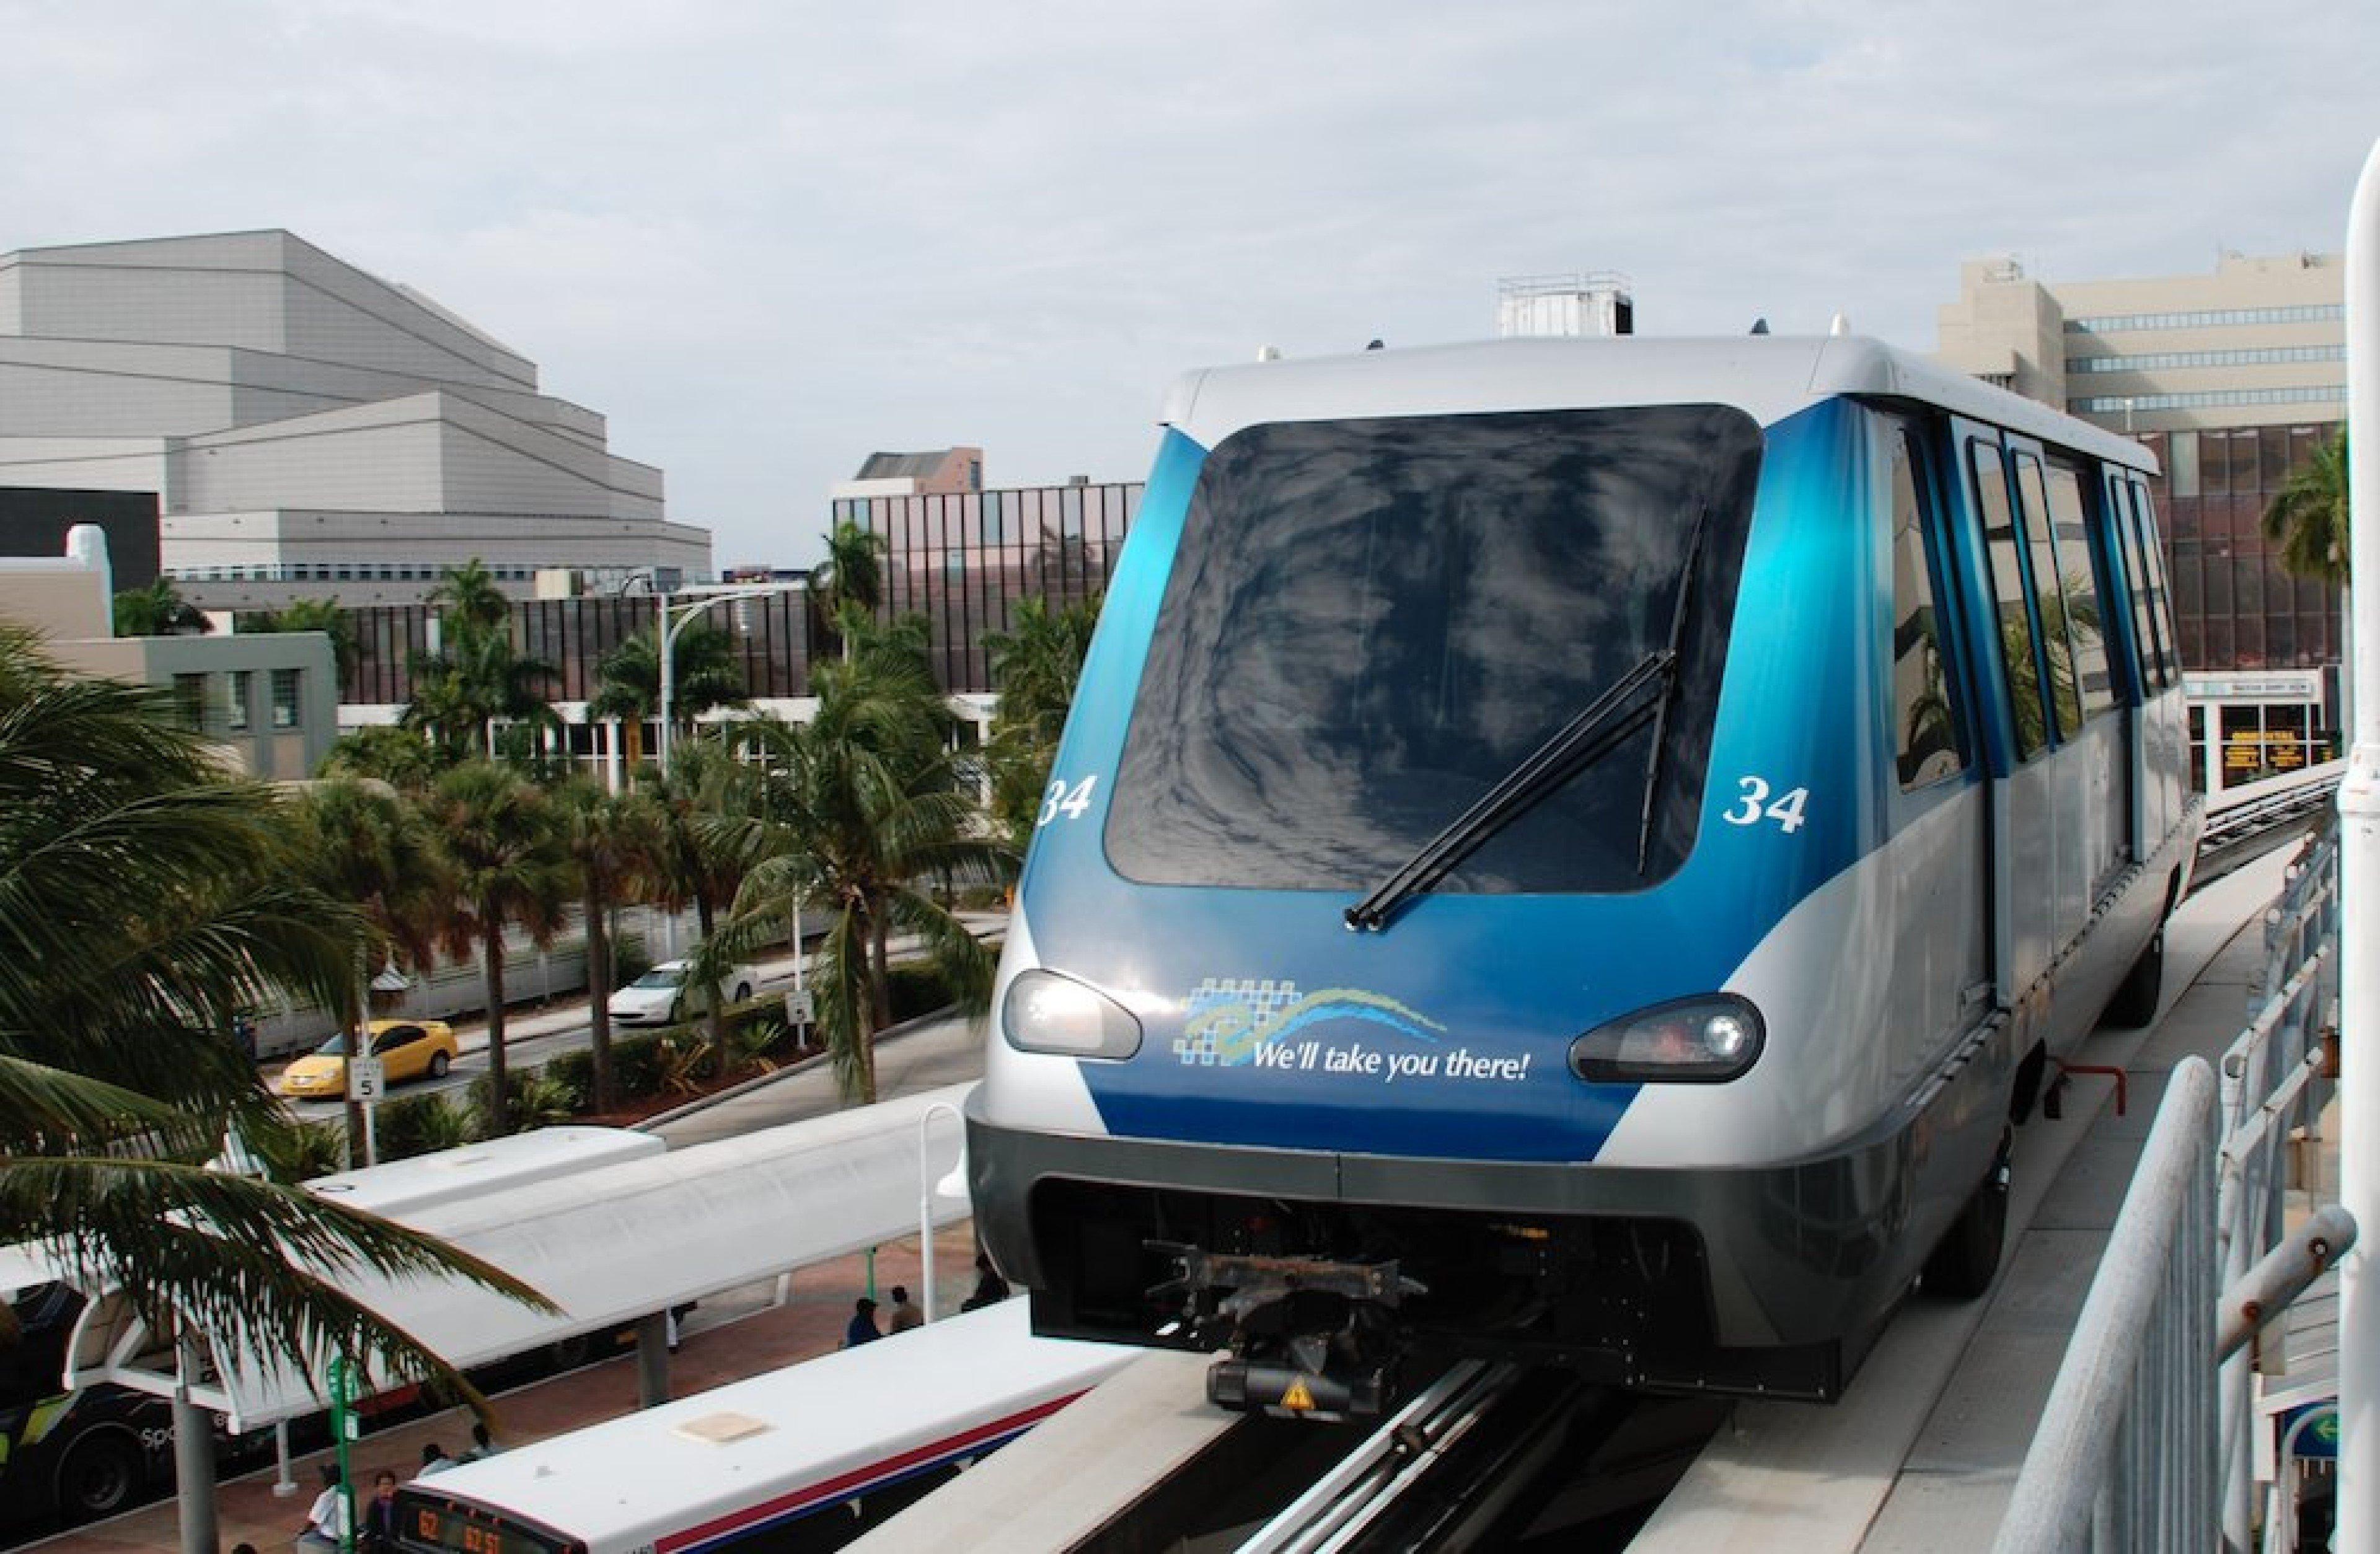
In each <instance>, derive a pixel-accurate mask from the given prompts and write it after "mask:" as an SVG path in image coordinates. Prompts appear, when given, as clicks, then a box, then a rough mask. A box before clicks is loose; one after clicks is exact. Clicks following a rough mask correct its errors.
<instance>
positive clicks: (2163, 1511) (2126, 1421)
mask: <svg viewBox="0 0 2380 1554" xmlns="http://www.w3.org/2000/svg"><path fill="white" fill-rule="evenodd" d="M2215 1102H2216V1095H2215V1072H2214V1070H2213V1069H2212V1068H2210V1067H2209V1066H2208V1065H2207V1063H2206V1062H2205V1061H2204V1059H2201V1058H2189V1059H2185V1060H2184V1061H2183V1062H2180V1064H2179V1065H2177V1066H2176V1067H2175V1069H2174V1071H2173V1076H2172V1078H2171V1080H2170V1081H2169V1082H2168V1085H2167V1087H2166V1094H2165V1100H2164V1103H2163V1104H2162V1105H2160V1106H2159V1107H2158V1108H2157V1114H2156V1121H2155V1123H2154V1124H2153V1125H2152V1126H2151V1128H2150V1130H2149V1139H2148V1145H2147V1147H2146V1148H2145V1149H2144V1150H2143V1153H2142V1156H2141V1163H2140V1169H2139V1170H2138V1171H2136V1172H2134V1173H2133V1175H2132V1183H2131V1188H2130V1189H2129V1190H2128V1191H2127V1192H2126V1193H2125V1195H2124V1206H2123V1208H2122V1211H2121V1212H2120V1213H2119V1215H2118V1217H2117V1220H2116V1229H2115V1233H2114V1234H2113V1235H2112V1236H2110V1237H2109V1238H2108V1242H2107V1253H2106V1256H2105V1257H2102V1259H2101V1260H2100V1264H2099V1274H2098V1277H2097V1278H2096V1279H2095V1280H2094V1281H2092V1284H2091V1293H2090V1295H2089V1297H2088V1298H2087V1299H2085V1300H2084V1302H2083V1314H2082V1317H2080V1319H2078V1320H2077V1321H2076V1323H2075V1326H2074V1339H2073V1342H2071V1343H2070V1345H2069V1346H2068V1348H2067V1351H2066V1360H2065V1363H2064V1364H2063V1365H2062V1366H2059V1367H2058V1381H2057V1384H2056V1385H2055V1386H2054V1387H2053V1388H2052V1389H2051V1390H2050V1394H2049V1404H2048V1406H2047V1407H2046V1409H2045V1410H2044V1411H2043V1414H2042V1420H2041V1428H2040V1429H2039V1431H2038V1432H2036V1433H2035V1434H2034V1439H2033V1446H2032V1449H2031V1450H2030V1451H2027V1452H2026V1453H2025V1458H2024V1468H2023V1471H2022V1473H2020V1474H2019V1475H2018V1477H2017V1483H2016V1489H2015V1492H2014V1494H2013V1495H2012V1496H2011V1497H2010V1501H2009V1509H2008V1514H2007V1516H2006V1517H2005V1518H2004V1519H2003V1520H2002V1521H2001V1524H2000V1532H1999V1537H1998V1540H1997V1541H1996V1542H1995V1543H1994V1544H1993V1546H1992V1547H1993V1549H1994V1551H1995V1554H2065V1551H2067V1550H2071V1549H2080V1548H2090V1549H2093V1550H2116V1549H2134V1548H2138V1549H2144V1550H2146V1549H2186V1548H2198V1547H2204V1541H2205V1537H2206V1536H2207V1535H2208V1533H2209V1532H2210V1531H2211V1529H2212V1528H2213V1527H2214V1525H2215V1512H2216V1504H2217V1498H2216V1491H2217V1485H2216V1471H2215V1470H2216V1451H2215V1447H2216V1440H2215V1430H2214V1425H2215V1409H2214V1390H2215V1375H2214V1371H2213V1369H2212V1367H2211V1366H2208V1365H2207V1364H2206V1359H2207V1357H2208V1356H2210V1355H2211V1354H2213V1353H2214V1342H2215V1234H2214V1231H2215V1122H2216V1107H2215ZM2111 1418H2112V1419H2113V1420H2114V1427H2113V1428H2112V1429H2111V1428H2110V1427H2109V1422H2110V1419H2111ZM2192 1529H2197V1530H2196V1531H2194V1532H2193V1531H2192Z"/></svg>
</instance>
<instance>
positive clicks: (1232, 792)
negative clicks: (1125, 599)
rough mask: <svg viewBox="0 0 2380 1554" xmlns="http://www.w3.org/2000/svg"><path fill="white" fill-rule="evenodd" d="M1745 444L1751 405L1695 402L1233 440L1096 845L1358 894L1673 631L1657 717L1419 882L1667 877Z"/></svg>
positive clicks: (1132, 864) (1745, 480) (1707, 713)
mask: <svg viewBox="0 0 2380 1554" xmlns="http://www.w3.org/2000/svg"><path fill="white" fill-rule="evenodd" d="M1760 452H1761V434H1760V430H1759V428H1758V427H1757V426H1756V425H1755V423H1754V422H1753V420H1752V419H1751V418H1749V417H1748V416H1746V415H1744V414H1743V412H1742V411H1740V410H1736V409H1733V408H1730V407H1723V406H1711V405H1682V406H1654V407H1636V408H1624V409H1597V410H1560V411H1529V412H1519V413H1512V414H1501V415H1475V416H1432V417H1409V418H1399V419H1379V420H1350V421H1305V422H1294V423H1278V424H1271V425H1263V426H1256V427H1251V428H1248V429H1247V430H1245V431H1240V432H1237V433H1234V434H1233V435H1232V436H1231V437H1228V438H1226V439H1224V440H1223V442H1222V443H1220V445H1218V446H1217V447H1216V449H1215V450H1214V451H1213V452H1212V453H1211V454H1210V455H1208V458H1207V461H1206V465H1205V467H1204V468H1203V469H1202V470H1201V471H1200V474H1199V478H1198V484H1197V487H1196V490H1195V492H1193V493H1192V496H1191V501H1190V509H1189V512H1188V514H1187V516H1186V517H1185V519H1184V526H1183V532H1182V539H1181V542H1180V546H1179V549H1178V551H1177V553H1176V555H1175V558H1174V564H1173V569H1172V576H1171V577H1170V578H1169V580H1168V582H1167V584H1166V592H1165V598H1164V601H1163V604H1162V606H1161V609H1160V615H1159V618H1158V623H1157V628H1156V632H1155V636H1154V637H1153V638H1152V640H1151V642H1150V644H1149V650H1148V658H1147V667H1146V668H1145V670H1144V672H1143V674H1142V678H1141V683H1140V687H1139V692H1138V696H1137V698H1136V700H1135V704H1134V707H1133V716H1132V725H1131V729H1130V732H1129V734H1128V735H1127V736H1126V739H1125V744H1124V752H1123V762H1122V766H1121V769H1120V770H1119V771H1118V773H1117V777H1116V788H1115V798H1114V802H1113V804H1112V806H1111V809H1110V813H1109V819H1108V826H1107V835H1106V841H1107V850H1108V855H1109V857H1110V858H1111V860H1112V861H1113V863H1114V864H1115V866H1116V867H1117V868H1119V869H1120V870H1122V871H1123V873H1124V874H1125V875H1126V876H1127V877H1129V878H1131V879H1134V880H1141V881H1144V882H1147V883H1151V884H1182V885H1241V886H1246V887H1250V888H1255V889H1268V890H1311V891H1347V890H1356V891H1361V890H1366V889H1368V888H1370V887H1371V886H1372V885H1373V884H1375V883H1376V882H1378V880H1379V879H1380V878H1381V877H1382V876H1383V875H1385V874H1388V873H1389V872H1390V871H1391V870H1394V869H1396V868H1398V867H1399V866H1400V865H1402V864H1403V863H1404V862H1405V861H1406V860H1408V859H1409V858H1411V857H1412V856H1413V855H1414V854H1415V850H1416V849H1418V848H1420V847H1422V846H1423V845H1424V844H1427V843H1428V842H1429V841H1430V840H1431V839H1432V838H1433V837H1435V836H1437V835H1439V833H1440V832H1442V831H1443V830H1444V829H1445V827H1446V826H1447V825H1448V823H1449V822H1450V821H1451V820H1452V819H1454V818H1455V817H1457V816H1459V815H1462V814H1463V812H1464V811H1465V810H1466V809H1467V808H1469V807H1471V806H1472V805H1473V804H1475V802H1477V801H1478V800H1479V799H1480V797H1481V796H1482V795H1485V794H1487V793H1488V792H1489V791H1490V790H1491V789H1493V788H1494V787H1495V786H1496V785H1497V783H1500V782H1501V781H1502V780H1503V779H1505V778H1506V776H1507V775H1508V774H1509V773H1511V772H1512V770H1513V768H1514V767H1515V766H1516V765H1517V764H1518V763H1520V762H1521V761H1523V760H1524V759H1525V758H1527V757H1528V755H1529V754H1530V752H1532V751H1533V750H1536V749H1537V748H1538V747H1540V746H1542V745H1544V744H1545V742H1546V741H1547V739H1548V737H1549V736H1550V735H1553V734H1554V733H1555V732H1556V731H1558V730H1560V729H1561V728H1562V726H1563V725H1564V724H1565V723H1568V722H1571V720H1573V718H1574V717H1576V716H1577V715H1578V714H1579V712H1580V710H1582V709H1585V708H1587V707H1589V706H1591V705H1592V704H1593V703H1594V702H1595V701H1596V699H1597V697H1599V696H1601V695H1603V694H1604V693H1605V691H1606V690H1607V689H1608V688H1609V687H1610V686H1612V685H1613V684H1615V683H1616V682H1619V681H1621V679H1622V678H1623V677H1624V676H1626V675H1627V674H1629V673H1630V670H1631V668H1632V666H1634V665H1637V664H1639V663H1641V662H1644V661H1645V659H1646V658H1647V657H1648V656H1649V655H1655V654H1658V653H1659V652H1661V651H1663V650H1666V649H1667V648H1668V647H1669V645H1670V636H1671V631H1672V628H1673V626H1675V625H1677V624H1678V622H1679V621H1680V620H1681V618H1682V619H1683V622H1684V630H1683V635H1682V639H1681V642H1680V650H1679V654H1678V660H1677V664H1676V668H1675V672H1674V682H1673V685H1672V686H1671V687H1670V693H1671V697H1672V699H1671V701H1670V707H1669V710H1668V713H1667V715H1666V716H1665V717H1664V718H1663V719H1662V720H1660V722H1658V724H1656V723H1653V722H1646V723H1645V725H1644V726H1642V727H1640V728H1638V729H1637V730H1635V732H1634V733H1633V734H1632V735H1630V737H1629V739H1628V740H1627V741H1626V742H1625V743H1623V744H1621V746H1620V747H1616V748H1614V749H1613V750H1611V751H1610V752H1609V754H1608V756H1606V757H1605V759H1599V760H1597V761H1596V762H1595V763H1593V764H1592V765H1590V766H1588V767H1586V768H1585V770H1583V771H1579V772H1578V773H1577V775H1575V776H1574V777H1573V778H1572V779H1571V780H1570V781H1569V782H1567V783H1564V784H1563V785H1562V786H1561V788H1560V790H1559V791H1557V792H1556V793H1554V794H1553V795H1551V796H1550V797H1548V798H1547V799H1545V800H1544V801H1543V802H1542V803H1539V804H1536V806H1535V807H1531V808H1530V809H1528V810H1527V811H1526V812H1525V813H1524V814H1521V815H1520V816H1518V817H1517V818H1515V819H1512V821H1511V822H1510V823H1509V824H1507V825H1505V826H1503V827H1502V828H1501V829H1500V830H1499V831H1497V832H1495V834H1494V835H1492V836H1491V837H1489V838H1488V840H1487V841H1486V842H1485V843H1483V844H1480V845H1479V846H1478V847H1477V849H1476V850H1475V851H1474V852H1471V853H1470V854H1468V855H1467V856H1464V857H1463V860H1462V862H1461V863H1460V864H1459V865H1458V866H1456V867H1455V868H1452V869H1451V871H1450V872H1448V873H1447V874H1446V876H1445V877H1444V878H1443V879H1442V880H1438V881H1437V882H1436V883H1434V884H1433V885H1432V887H1431V888H1432V889H1433V890H1435V891H1438V892H1608V891H1621V890H1633V889H1636V888H1639V887H1640V886H1642V885H1645V884H1646V883H1648V882H1651V881H1654V880H1659V879H1661V878H1663V877H1665V876H1666V875H1668V874H1669V873H1670V872H1672V871H1673V870H1674V869H1675V868H1677V867H1678V865H1679V864H1680V863H1681V862H1682V861H1683V860H1684V858H1685V856H1686V854H1687V853H1688V852H1689V851H1690V850H1691V849H1692V847H1693V845H1694V827H1695V819H1696V816H1697V815H1698V814H1699V812H1700V807H1701V799H1702V788H1703V778H1704V771H1705V768H1706V764H1707V757H1708V752H1709V748H1710V726H1711V715H1712V710H1713V708H1714V706H1715V704H1716V702H1717V698H1718V683H1719V675H1720V672H1721V671H1722V669H1723V668H1724V666H1725V659H1726V646H1727V640H1728V633H1729V627H1730V623H1731V622H1732V620H1733V617H1734V608H1735V596H1736V581H1737V577H1738V574H1739V572H1740V570H1741V567H1742V563H1743V542H1744V534H1745V531H1746V529H1747V528H1748V527H1749V522H1750V518H1751V512H1752V498H1753V491H1754V485H1755V480H1756V478H1757V475H1758V470H1759V462H1760ZM1706 515H1707V516H1706ZM1698 524H1699V525H1700V527H1701V528H1702V529H1703V531H1704V532H1703V535H1702V542H1701V544H1700V545H1699V547H1697V546H1695V545H1694V535H1695V530H1696V528H1697V525H1698ZM1690 575H1691V578H1692V582H1691V589H1692V592H1691V596H1690V600H1689V601H1688V608H1687V609H1686V611H1685V613H1684V614H1683V616H1682V617H1681V614H1680V612H1679V609H1678V605H1679V589H1681V588H1682V587H1683V586H1687V585H1688V580H1689V576H1690ZM1657 728H1658V731H1659V735H1660V737H1661V738H1662V740H1663V742H1664V743H1663V747H1662V750H1661V754H1660V759H1658V761H1657V760H1655V759H1653V749H1652V747H1653V740H1654V737H1655V732H1656V729H1657ZM1648 787H1649V792H1648ZM1648 805H1649V817H1650V818H1649V823H1648V821H1647V807H1648ZM1640 850H1641V852H1642V855H1643V856H1642V857H1641V859H1640ZM1640 865H1641V867H1640Z"/></svg>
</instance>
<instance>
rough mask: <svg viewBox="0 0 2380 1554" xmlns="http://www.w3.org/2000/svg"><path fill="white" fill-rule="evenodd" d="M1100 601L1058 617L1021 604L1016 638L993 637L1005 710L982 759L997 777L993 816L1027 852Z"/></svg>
mask: <svg viewBox="0 0 2380 1554" xmlns="http://www.w3.org/2000/svg"><path fill="white" fill-rule="evenodd" d="M1098 625H1099V601H1097V600H1092V601H1088V602H1087V603H1082V604H1069V605H1067V606H1065V607H1064V608H1062V609H1061V610H1058V611H1056V612H1054V613H1053V612H1052V611H1051V610H1050V607H1049V606H1048V605H1047V604H1046V603H1045V602H1044V601H1041V600H1038V599H1026V600H1021V601H1018V602H1017V605H1016V611H1015V630H1014V631H1012V632H1006V633H1002V632H991V633H987V634H986V635H985V637H984V639H983V645H984V649H985V651H986V653H987V654H988V655H989V657H990V661H991V678H992V683H993V684H994V685H995V686H999V687H1000V710H998V711H997V712H995V713H994V714H993V715H992V720H991V740H990V744H989V745H988V746H987V747H985V751H984V755H985V758H986V759H987V761H988V762H989V764H990V770H991V813H992V818H993V819H995V820H997V821H999V822H1000V824H1001V825H1002V827H1004V828H1005V829H1006V831H1007V832H1008V836H1009V839H1010V841H1011V842H1013V843H1014V844H1015V845H1016V846H1017V847H1018V848H1019V849H1022V848H1023V847H1024V845H1025V843H1026V839H1027V838H1029V837H1030V836H1031V835H1032V834H1033V821H1034V817H1035V816H1036V815H1038V813H1039V812H1040V808H1041V790H1042V789H1043V787H1045V786H1046V785H1047V784H1048V783H1049V781H1050V766H1051V765H1052V764H1053V763H1054V762H1055V761H1056V760H1057V758H1058V737H1059V735H1061V734H1062V733H1063V732H1064V731H1065V726H1066V712H1067V710H1068V709H1069V708H1071V707H1072V706H1073V705H1074V701H1075V682H1076V681H1077V680H1079V679H1080V678H1081V677H1082V673H1083V660H1084V659H1085V658H1086V657H1087V655H1088V654H1089V652H1090V647H1091V633H1092V632H1093V631H1094V630H1095V629H1096V628H1097V627H1098Z"/></svg>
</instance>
